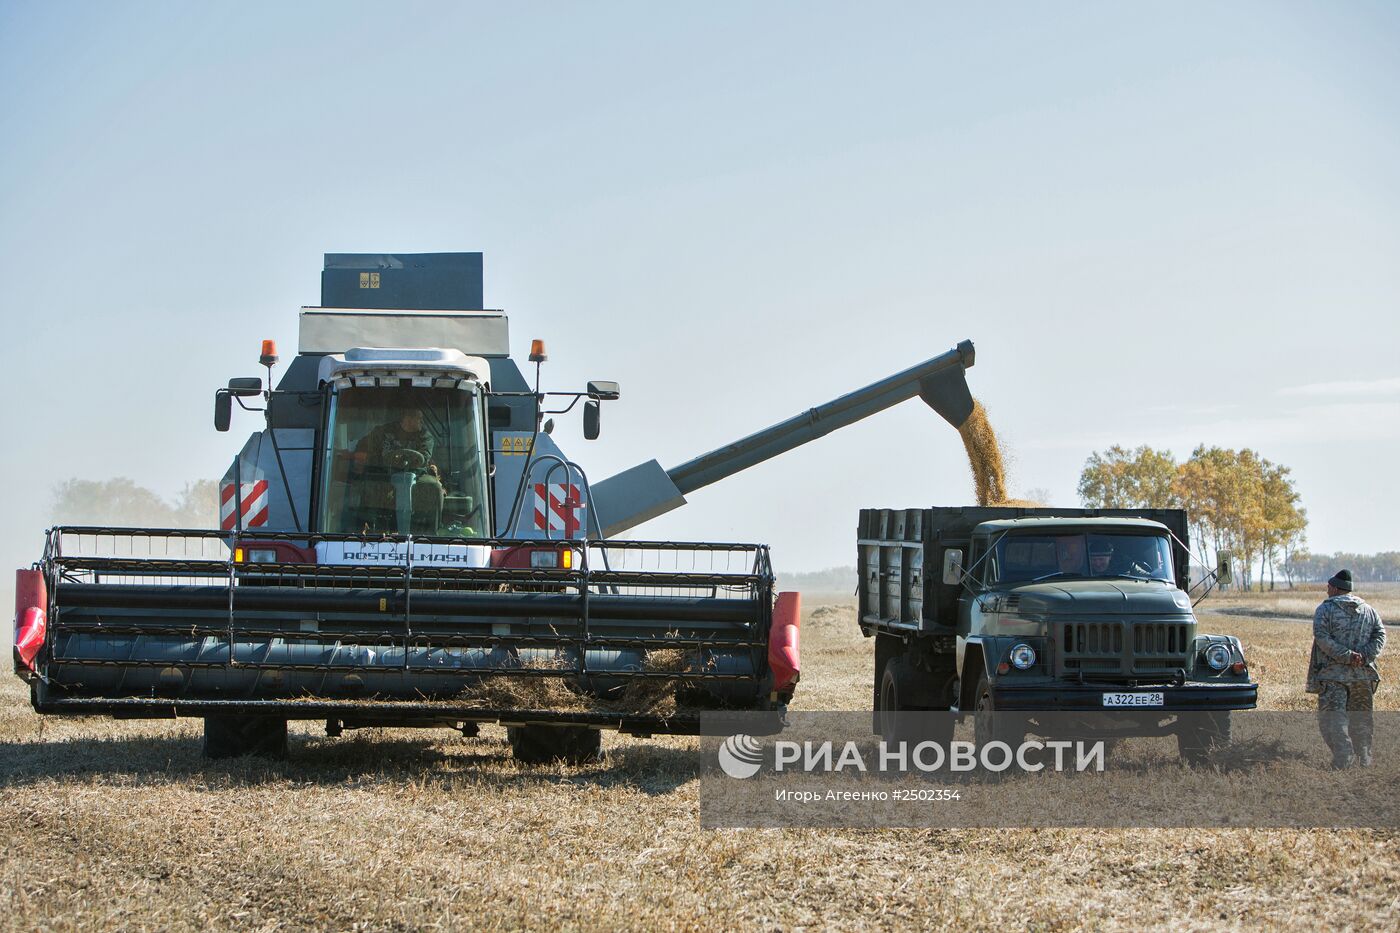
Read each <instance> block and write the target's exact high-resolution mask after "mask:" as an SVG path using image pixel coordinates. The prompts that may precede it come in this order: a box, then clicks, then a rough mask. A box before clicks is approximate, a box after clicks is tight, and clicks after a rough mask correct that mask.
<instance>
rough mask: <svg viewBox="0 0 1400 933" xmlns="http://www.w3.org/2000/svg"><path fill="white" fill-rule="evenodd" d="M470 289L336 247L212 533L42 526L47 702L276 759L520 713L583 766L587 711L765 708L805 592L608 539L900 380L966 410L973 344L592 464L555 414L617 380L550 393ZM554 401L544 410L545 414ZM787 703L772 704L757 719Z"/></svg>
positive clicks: (41, 630)
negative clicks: (681, 455) (674, 461)
mask: <svg viewBox="0 0 1400 933" xmlns="http://www.w3.org/2000/svg"><path fill="white" fill-rule="evenodd" d="M480 305H481V256H480V254H474V253H466V254H434V255H422V256H381V255H371V256H363V255H328V256H327V257H326V268H325V271H324V272H323V274H322V306H320V307H314V308H304V309H302V312H301V321H300V338H299V347H298V353H297V356H296V357H295V359H293V360H292V362H291V364H290V366H288V367H287V370H286V372H285V374H284V375H283V376H282V378H281V380H280V382H279V383H278V385H277V387H276V389H275V390H274V389H272V388H271V386H272V373H273V367H274V365H275V364H276V363H277V362H278V359H277V352H276V347H275V346H273V345H272V344H271V342H270V341H268V342H265V343H264V346H263V349H262V357H261V360H260V361H261V363H262V364H263V365H264V366H266V367H267V377H268V378H267V386H266V388H265V387H264V385H263V382H262V380H261V379H258V378H244V379H234V380H231V381H230V383H229V385H228V388H226V389H221V390H219V393H218V394H217V397H216V407H215V426H216V428H218V429H219V430H228V428H229V426H230V423H231V414H232V409H233V406H234V405H238V406H239V407H242V408H246V409H249V410H254V411H261V412H262V413H263V415H264V417H265V420H266V427H265V428H264V430H261V431H258V432H255V433H254V434H253V435H252V436H250V437H249V439H248V441H247V442H246V443H245V444H244V446H243V448H242V450H241V451H240V452H239V454H238V456H237V457H236V458H235V460H234V462H233V464H232V465H231V466H230V468H229V470H228V473H227V474H226V475H225V477H224V480H223V483H222V485H221V507H220V511H221V514H220V527H219V528H218V529H217V530H208V531H188V530H174V529H135V528H103V527H59V528H53V529H51V530H50V531H49V532H48V535H47V540H46V543H45V547H44V554H43V559H42V560H41V561H40V562H39V563H38V564H37V565H36V566H35V567H34V568H33V569H29V570H22V571H20V572H19V585H18V587H17V590H16V603H17V605H16V645H15V662H16V663H15V669H16V671H17V672H18V673H19V674H20V676H22V677H24V678H25V679H26V680H28V681H29V682H30V684H31V691H32V699H33V704H34V707H35V709H37V710H38V711H39V712H41V713H56V714H74V715H93V714H107V715H112V716H117V717H176V716H186V717H190V716H197V717H202V718H203V719H204V722H205V745H204V750H205V753H206V754H207V755H210V756H211V757H226V756H232V755H242V754H250V753H253V754H271V755H275V754H280V753H282V752H283V751H284V750H285V744H286V724H287V721H288V720H289V719H303V720H324V721H325V722H326V726H327V731H328V732H330V733H331V734H339V732H340V731H341V730H343V729H350V728H358V727H367V726H414V725H421V726H448V727H454V728H458V729H461V730H463V731H464V732H466V733H468V734H471V733H473V732H474V731H475V729H476V727H477V724H478V723H481V722H500V723H503V724H505V725H506V726H508V727H509V735H510V740H511V744H512V748H513V751H514V753H515V755H516V756H517V757H518V758H521V759H523V760H529V761H541V760H549V759H555V758H563V759H567V760H575V761H581V760H587V759H590V758H593V757H595V756H596V755H597V753H598V749H599V730H600V729H602V728H614V729H620V730H623V731H626V732H630V733H633V734H639V735H648V734H652V733H662V732H680V733H693V732H696V731H698V728H699V714H700V712H701V711H703V710H706V709H744V710H764V709H767V710H772V711H774V712H775V713H777V712H780V711H781V710H782V709H783V708H784V707H785V706H786V704H787V702H788V701H789V700H790V698H791V696H792V693H793V690H794V688H795V686H796V683H797V679H798V676H799V675H798V671H799V668H800V662H799V659H798V657H797V624H798V606H797V600H796V594H791V595H784V596H782V597H778V598H776V599H775V594H774V591H773V583H774V576H773V571H772V566H771V563H770V560H769V554H768V550H767V548H766V547H765V546H763V545H757V544H725V543H709V542H701V543H676V542H658V541H626V540H618V539H616V538H611V537H607V536H609V535H615V534H618V533H620V532H621V531H624V530H626V529H628V528H631V527H633V526H635V525H637V524H639V523H640V522H643V521H645V520H647V519H649V518H651V517H654V516H655V515H658V514H661V513H662V512H664V511H666V510H668V509H670V508H674V507H676V506H678V505H680V504H683V503H684V501H685V500H684V494H685V493H686V492H688V491H690V490H693V489H696V488H699V487H701V486H704V485H706V484H708V483H710V482H714V481H716V480H717V479H720V478H723V477H724V476H728V475H731V474H733V473H735V472H738V471H739V470H741V469H744V468H745V467H747V466H750V465H752V464H754V463H757V462H760V461H762V460H765V459H768V458H770V457H772V456H775V455H776V454H778V453H781V452H783V451H784V450H788V449H791V448H792V447H795V446H797V445H798V444H801V443H805V442H806V441H808V440H811V439H813V438H815V437H820V436H822V435H824V434H826V433H829V432H830V431H831V430H834V429H836V428H838V427H840V426H842V425H843V424H849V423H851V422H852V421H855V420H858V419H860V418H863V417H866V416H868V415H869V414H873V413H874V412H876V411H879V410H882V409H883V408H886V407H889V406H890V405H892V404H895V403H896V402H898V401H901V400H903V399H905V398H909V397H912V396H913V395H915V394H919V395H922V396H923V397H924V399H925V401H927V402H928V403H929V404H930V405H931V406H932V407H934V408H935V409H936V410H938V411H939V413H940V414H942V415H943V416H944V417H945V418H947V419H948V420H949V421H950V422H951V423H953V424H954V425H955V426H957V425H960V424H961V423H962V421H963V420H965V419H966V417H967V415H968V413H969V412H970V411H971V408H972V402H971V397H970V396H969V395H968V392H967V387H966V383H965V380H964V378H963V371H964V369H965V368H966V366H969V365H971V363H972V349H971V344H970V343H965V344H964V345H962V346H960V347H959V348H958V349H957V350H954V351H951V352H950V353H947V354H944V355H943V356H941V357H937V358H935V359H933V360H930V361H928V362H926V363H924V364H920V366H917V367H913V368H911V369H910V370H906V371H905V372H903V373H900V374H897V375H896V376H893V377H890V378H889V379H886V380H882V381H881V382H879V383H876V384H875V385H873V386H869V387H867V388H865V389H862V390H859V391H858V392H855V393H852V394H851V395H848V396H843V397H841V398H840V399H837V400H835V401H833V402H830V403H827V405H824V406H821V407H819V408H816V409H812V410H810V411H808V412H805V413H803V414H802V415H799V416H797V417H796V418H793V419H789V421H786V422H782V423H781V424H778V425H775V426H773V427H772V428H769V429H767V430H766V431H761V432H758V433H757V434H754V435H751V436H749V437H747V438H744V439H742V440H740V441H738V442H736V443H734V444H731V445H728V446H726V447H724V448H722V449H720V450H718V451H715V452H713V453H711V454H707V455H705V456H703V457H700V458H696V459H695V460H693V461H690V462H689V463H687V464H683V465H682V466H681V467H677V468H674V469H672V470H669V471H668V470H663V469H661V468H660V467H659V466H657V465H656V463H655V461H650V462H649V463H646V464H642V465H640V466H639V467H635V468H633V469H632V470H628V471H625V472H624V473H622V474H619V475H618V476H616V477H613V478H611V479H608V480H605V481H603V482H600V483H598V484H597V485H596V487H594V486H591V485H590V484H589V482H588V478H587V476H586V474H585V473H584V471H583V469H582V468H581V467H580V466H579V465H578V464H577V463H575V462H574V461H572V460H570V459H569V458H567V457H566V456H565V455H564V454H563V452H562V451H560V450H559V448H558V447H557V446H556V445H555V444H554V443H553V440H552V439H551V437H550V434H549V432H550V430H551V424H550V422H549V421H547V420H546V418H547V416H549V415H555V414H561V413H564V412H567V411H569V410H571V409H572V408H574V407H575V406H576V405H577V404H578V403H580V402H582V403H583V407H584V412H583V414H584V428H585V430H584V433H585V436H586V437H588V438H589V439H593V438H596V437H597V436H598V425H599V420H600V410H601V403H602V402H604V401H608V400H611V399H615V398H617V397H618V388H617V385H616V384H615V383H610V382H591V383H589V384H588V386H587V388H586V389H585V390H583V391H577V392H542V391H541V390H540V387H539V380H540V366H541V364H542V363H543V362H544V361H545V359H546V355H545V351H544V346H543V344H542V343H541V342H540V341H535V342H534V344H533V345H532V347H531V353H530V361H531V362H532V363H534V364H535V371H534V380H533V383H534V384H533V385H531V384H530V383H528V382H527V381H526V379H525V377H524V376H523V375H522V374H521V372H520V369H519V368H518V367H517V365H516V364H515V362H514V361H513V360H512V359H511V358H510V356H509V347H508V332H507V319H506V316H505V315H504V314H503V313H502V312H499V311H486V310H474V309H479V308H480ZM551 405H557V406H559V407H556V408H549V407H547V406H551ZM775 722H776V720H775Z"/></svg>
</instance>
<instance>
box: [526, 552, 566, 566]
mask: <svg viewBox="0 0 1400 933" xmlns="http://www.w3.org/2000/svg"><path fill="white" fill-rule="evenodd" d="M530 566H531V567H533V568H535V569H536V570H553V569H554V568H556V567H558V566H559V552H558V551H555V550H548V551H544V550H539V551H531V552H530Z"/></svg>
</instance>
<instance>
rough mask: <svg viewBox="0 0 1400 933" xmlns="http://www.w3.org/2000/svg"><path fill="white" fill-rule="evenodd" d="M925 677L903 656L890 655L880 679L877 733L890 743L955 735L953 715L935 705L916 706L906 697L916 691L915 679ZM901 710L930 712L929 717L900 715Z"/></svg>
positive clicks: (947, 738) (942, 740)
mask: <svg viewBox="0 0 1400 933" xmlns="http://www.w3.org/2000/svg"><path fill="white" fill-rule="evenodd" d="M920 676H924V675H921V674H920V672H919V671H918V670H917V669H915V668H914V666H913V665H911V664H910V663H909V662H908V660H906V659H905V658H902V657H898V658H890V659H889V661H887V662H886V663H885V670H884V673H883V675H882V676H881V678H880V706H879V708H878V709H877V710H876V713H875V716H876V719H877V721H878V727H877V729H876V732H878V733H879V735H880V736H881V737H882V738H884V740H885V743H886V744H887V745H894V744H896V743H899V742H905V743H918V742H939V743H943V744H947V743H948V742H949V741H951V740H952V738H953V717H952V715H950V714H948V713H947V712H946V711H940V710H938V709H937V708H936V707H930V706H916V705H914V704H912V703H909V702H907V701H906V700H905V697H908V696H909V695H910V694H912V693H914V692H915V690H916V687H915V685H914V684H913V682H912V681H913V680H914V678H917V677H920ZM899 713H929V714H930V715H928V716H916V715H910V716H900V715H892V714H899Z"/></svg>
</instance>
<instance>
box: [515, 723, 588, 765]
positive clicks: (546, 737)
mask: <svg viewBox="0 0 1400 933" xmlns="http://www.w3.org/2000/svg"><path fill="white" fill-rule="evenodd" d="M506 737H507V738H509V739H510V753H511V755H512V757H514V758H515V760H516V761H518V762H520V763H521V764H528V765H542V764H548V763H550V762H552V761H562V762H564V763H565V764H571V765H584V764H590V763H592V762H595V761H597V760H598V759H599V758H600V757H601V756H602V753H603V733H602V732H601V731H600V730H598V729H590V728H588V727H587V726H510V727H509V728H507V729H506Z"/></svg>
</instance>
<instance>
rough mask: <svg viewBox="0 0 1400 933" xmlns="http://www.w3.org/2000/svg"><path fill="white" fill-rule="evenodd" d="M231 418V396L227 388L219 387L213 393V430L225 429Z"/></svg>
mask: <svg viewBox="0 0 1400 933" xmlns="http://www.w3.org/2000/svg"><path fill="white" fill-rule="evenodd" d="M232 418H233V396H232V395H231V394H229V390H228V389H220V390H219V391H217V392H215V393H214V430H215V431H227V430H228V425H229V421H230V420H231V419H232Z"/></svg>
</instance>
